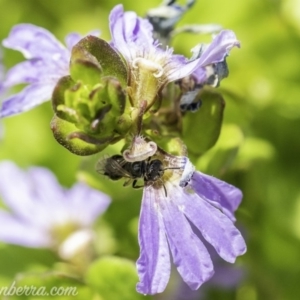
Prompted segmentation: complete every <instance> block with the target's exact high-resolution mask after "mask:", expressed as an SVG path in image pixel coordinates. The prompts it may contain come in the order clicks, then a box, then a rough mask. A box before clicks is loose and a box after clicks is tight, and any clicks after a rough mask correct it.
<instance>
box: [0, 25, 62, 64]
mask: <svg viewBox="0 0 300 300" xmlns="http://www.w3.org/2000/svg"><path fill="white" fill-rule="evenodd" d="M3 46H4V47H7V48H10V49H14V50H18V51H20V52H22V53H23V55H24V56H25V58H27V59H31V58H44V57H49V56H51V57H52V58H54V57H59V56H66V55H67V54H66V52H67V49H66V48H65V47H64V46H63V45H62V44H61V43H60V42H59V41H58V40H57V39H56V38H55V36H54V35H53V34H52V33H50V32H49V31H48V30H46V29H44V28H41V27H38V26H35V25H32V24H19V25H16V26H14V27H13V28H12V30H11V32H10V34H9V36H8V37H7V38H6V39H4V40H3Z"/></svg>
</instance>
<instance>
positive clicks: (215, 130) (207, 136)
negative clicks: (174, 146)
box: [182, 91, 225, 155]
mask: <svg viewBox="0 0 300 300" xmlns="http://www.w3.org/2000/svg"><path fill="white" fill-rule="evenodd" d="M200 97H201V100H202V106H201V108H200V109H199V110H198V111H197V112H196V113H187V114H186V115H185V116H184V117H183V134H182V139H183V142H184V143H185V144H186V146H187V148H188V151H189V153H191V154H194V155H202V154H203V153H205V152H206V151H207V150H208V149H210V148H211V147H212V146H213V145H214V144H215V143H216V141H217V140H218V137H219V135H220V130H221V125H222V119H223V111H224V108H225V101H224V99H223V97H222V96H221V95H220V94H218V93H216V92H211V91H203V93H202V94H201V95H200Z"/></svg>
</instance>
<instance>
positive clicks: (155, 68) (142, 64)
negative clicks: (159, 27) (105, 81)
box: [110, 5, 239, 103]
mask: <svg viewBox="0 0 300 300" xmlns="http://www.w3.org/2000/svg"><path fill="white" fill-rule="evenodd" d="M110 30H111V35H112V42H111V45H112V46H113V47H115V48H116V49H117V50H118V51H119V52H120V54H121V55H123V57H124V58H125V60H126V61H127V64H128V66H129V68H130V71H131V73H132V74H131V76H130V83H129V86H130V87H131V89H132V91H133V92H131V93H130V92H129V93H130V96H131V97H132V98H133V103H138V102H139V101H141V99H142V100H147V102H148V103H152V102H151V101H153V100H152V98H154V97H155V96H156V95H157V92H158V91H159V90H160V88H161V87H163V86H164V85H165V84H166V83H168V82H172V81H175V80H178V79H181V78H183V77H186V76H188V75H190V74H191V73H193V72H197V70H199V69H200V70H202V69H203V68H204V67H205V66H207V65H211V64H213V63H217V62H220V61H223V60H224V58H225V57H226V56H227V55H228V53H229V51H230V49H231V48H232V47H234V46H239V42H238V41H237V39H236V36H235V34H234V33H233V32H232V31H230V30H224V31H221V32H220V33H219V34H218V35H217V36H216V37H215V38H214V40H213V42H212V43H211V44H210V45H209V46H208V47H206V48H205V50H204V51H203V53H201V55H200V56H199V57H196V58H193V59H190V60H188V59H187V58H185V57H184V56H182V55H174V54H173V53H172V52H173V50H172V49H171V48H168V49H166V50H164V49H162V48H161V47H160V45H159V43H158V41H154V39H153V36H152V34H153V27H152V25H151V23H150V22H149V21H148V20H147V19H142V18H140V17H138V16H137V15H136V13H135V12H131V11H130V12H124V10H123V6H122V5H117V6H115V7H114V8H113V10H112V11H111V14H110ZM203 71H205V70H204V69H203ZM198 73H199V71H198ZM200 73H201V74H202V73H203V72H200ZM145 80H147V87H148V89H147V88H145V84H144V82H145ZM141 86H143V88H141Z"/></svg>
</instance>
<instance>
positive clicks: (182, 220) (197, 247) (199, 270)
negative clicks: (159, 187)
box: [159, 182, 214, 290]
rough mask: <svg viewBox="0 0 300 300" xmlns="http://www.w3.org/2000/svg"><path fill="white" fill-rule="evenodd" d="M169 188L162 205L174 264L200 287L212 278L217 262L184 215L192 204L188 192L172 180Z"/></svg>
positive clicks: (190, 284) (183, 275)
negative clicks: (185, 207) (214, 265)
mask: <svg viewBox="0 0 300 300" xmlns="http://www.w3.org/2000/svg"><path fill="white" fill-rule="evenodd" d="M166 189H167V191H168V198H164V199H162V200H164V201H160V202H159V206H160V211H161V213H162V215H163V221H164V224H165V230H166V234H167V237H168V242H169V246H170V249H171V253H172V256H173V260H174V264H175V265H176V267H177V270H178V272H179V273H180V275H181V277H182V279H183V280H184V281H185V282H186V283H187V284H188V285H189V287H190V288H191V289H192V290H196V289H198V288H199V287H200V285H201V284H202V283H204V282H205V281H207V280H208V279H210V278H211V277H212V275H213V273H214V271H213V264H212V261H211V258H210V255H209V253H208V251H207V249H206V247H205V246H204V244H203V243H202V242H201V241H200V239H199V238H198V237H197V236H196V234H195V233H194V232H193V230H192V228H191V226H190V224H189V222H188V220H187V219H186V217H185V216H184V210H183V209H182V208H183V207H184V206H189V205H190V202H191V199H190V195H188V194H184V193H183V190H182V188H181V187H179V186H178V185H177V184H174V185H173V184H172V183H170V182H167V183H166ZM179 202H180V205H178V204H179ZM182 204H183V206H182Z"/></svg>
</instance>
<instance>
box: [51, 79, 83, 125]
mask: <svg viewBox="0 0 300 300" xmlns="http://www.w3.org/2000/svg"><path fill="white" fill-rule="evenodd" d="M78 88H79V85H78V86H76V83H75V82H74V80H73V79H72V78H71V76H64V77H62V78H60V80H59V81H58V82H57V84H56V86H55V88H54V90H53V93H52V107H53V110H54V112H55V113H56V114H57V116H58V117H60V118H61V119H64V120H67V121H69V122H73V123H74V122H75V121H76V119H77V118H76V117H75V116H74V115H75V113H76V112H75V111H74V115H72V114H71V113H69V112H66V111H63V110H60V109H58V107H61V106H63V105H65V92H66V91H67V90H70V89H72V90H74V91H75V90H76V89H78ZM70 109H71V108H70Z"/></svg>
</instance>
